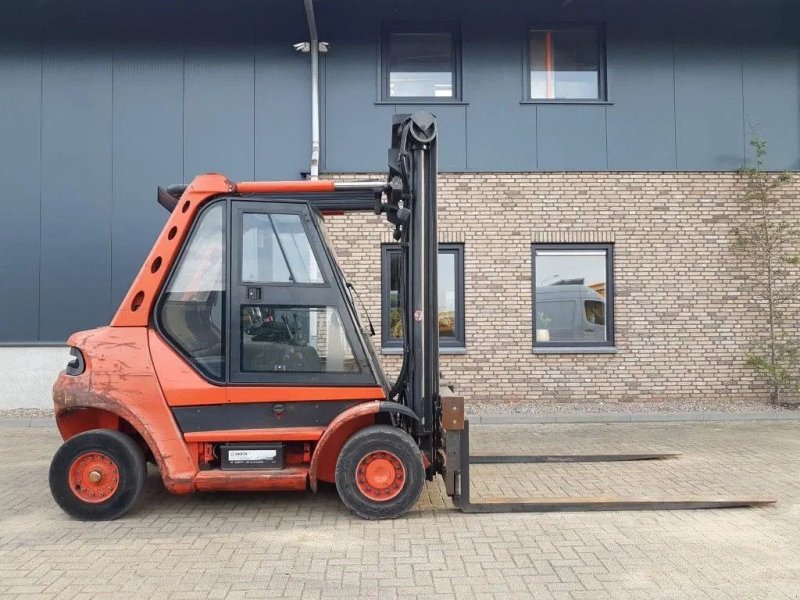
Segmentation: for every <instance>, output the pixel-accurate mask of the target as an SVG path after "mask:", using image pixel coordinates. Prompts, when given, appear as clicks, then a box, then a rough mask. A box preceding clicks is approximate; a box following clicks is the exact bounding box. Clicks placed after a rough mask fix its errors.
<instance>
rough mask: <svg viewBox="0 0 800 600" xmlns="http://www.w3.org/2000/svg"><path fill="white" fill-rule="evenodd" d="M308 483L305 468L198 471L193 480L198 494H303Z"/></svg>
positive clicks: (306, 469)
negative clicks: (281, 492)
mask: <svg viewBox="0 0 800 600" xmlns="http://www.w3.org/2000/svg"><path fill="white" fill-rule="evenodd" d="M307 482H308V468H307V467H287V468H285V469H280V470H278V469H259V470H255V469H254V470H252V471H218V470H216V471H200V472H198V473H197V475H195V478H194V489H195V490H197V491H198V492H263V491H272V490H278V491H296V492H304V491H305V490H306V488H307V487H308V486H307Z"/></svg>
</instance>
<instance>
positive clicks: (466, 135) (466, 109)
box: [464, 106, 469, 169]
mask: <svg viewBox="0 0 800 600" xmlns="http://www.w3.org/2000/svg"><path fill="white" fill-rule="evenodd" d="M468 112H469V106H465V107H464V168H465V169H469V129H468V127H467V125H468V123H469V119H468V118H467V113H468Z"/></svg>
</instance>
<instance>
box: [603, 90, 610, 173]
mask: <svg viewBox="0 0 800 600" xmlns="http://www.w3.org/2000/svg"><path fill="white" fill-rule="evenodd" d="M603 125H604V126H605V132H604V133H605V135H606V171H608V170H609V168H610V166H609V165H610V164H611V162H610V161H609V159H608V106H604V107H603Z"/></svg>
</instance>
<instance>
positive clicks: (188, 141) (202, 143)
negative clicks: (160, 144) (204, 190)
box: [183, 1, 290, 181]
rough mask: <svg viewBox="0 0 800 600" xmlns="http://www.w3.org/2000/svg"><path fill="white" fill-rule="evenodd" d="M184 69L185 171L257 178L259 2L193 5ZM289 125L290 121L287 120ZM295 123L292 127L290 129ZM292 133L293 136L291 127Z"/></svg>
mask: <svg viewBox="0 0 800 600" xmlns="http://www.w3.org/2000/svg"><path fill="white" fill-rule="evenodd" d="M187 22H188V23H189V24H190V25H191V26H190V28H189V29H187V30H186V35H187V40H186V57H185V73H184V129H183V135H184V173H185V175H186V177H188V178H191V177H194V176H195V175H196V174H198V173H208V172H217V173H222V174H224V175H226V176H228V177H230V178H231V179H232V180H238V181H242V180H244V181H247V180H252V179H253V178H254V177H255V172H254V171H255V168H254V167H255V95H254V88H255V64H254V47H253V46H254V42H253V40H254V32H255V21H254V11H253V3H251V2H246V1H244V2H240V3H238V6H237V9H236V10H232V9H231V7H230V6H229V5H228V3H205V4H199V5H196V6H195V5H191V4H190V5H189V8H188V9H187ZM287 125H288V124H287ZM288 129H289V127H287V130H288ZM287 135H290V134H289V132H288V131H287Z"/></svg>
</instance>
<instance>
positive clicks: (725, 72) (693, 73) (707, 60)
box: [675, 38, 744, 171]
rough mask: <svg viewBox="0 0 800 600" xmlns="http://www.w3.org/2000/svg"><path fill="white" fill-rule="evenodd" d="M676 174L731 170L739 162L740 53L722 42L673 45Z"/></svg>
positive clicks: (741, 111) (741, 116) (741, 150)
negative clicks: (678, 171)
mask: <svg viewBox="0 0 800 600" xmlns="http://www.w3.org/2000/svg"><path fill="white" fill-rule="evenodd" d="M675 131H676V143H677V148H678V161H677V169H678V170H700V171H705V170H710V171H714V170H720V171H721V170H731V169H737V168H739V167H741V166H742V162H743V161H744V106H743V99H742V61H741V53H740V51H739V50H738V48H736V47H735V46H732V45H730V44H727V43H723V42H713V41H700V40H694V39H691V40H687V39H681V38H677V39H676V40H675Z"/></svg>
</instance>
